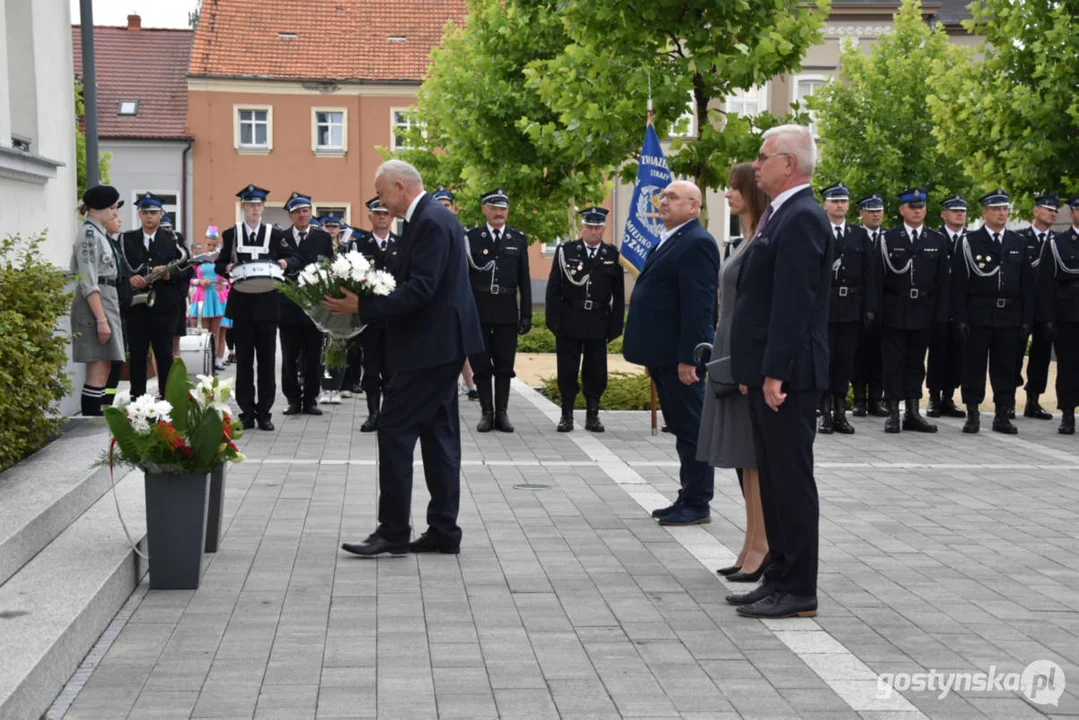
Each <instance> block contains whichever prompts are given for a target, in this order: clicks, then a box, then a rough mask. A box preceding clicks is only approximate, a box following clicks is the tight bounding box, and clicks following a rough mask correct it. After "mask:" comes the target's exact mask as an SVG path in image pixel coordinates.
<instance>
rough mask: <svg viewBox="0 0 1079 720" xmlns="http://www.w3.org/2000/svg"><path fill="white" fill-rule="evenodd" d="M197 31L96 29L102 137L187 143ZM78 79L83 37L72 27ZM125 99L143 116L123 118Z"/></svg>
mask: <svg viewBox="0 0 1079 720" xmlns="http://www.w3.org/2000/svg"><path fill="white" fill-rule="evenodd" d="M193 36H194V31H192V30H166V29H152V28H142V29H140V30H128V29H127V28H126V27H95V28H94V55H95V57H96V62H95V71H96V73H97V107H98V118H97V124H98V135H99V136H100V137H103V138H186V137H188V132H187V77H186V72H185V71H186V69H187V62H188V58H189V56H190V54H191V40H192V37H193ZM71 41H72V44H73V45H74V47H75V77H76V78H78V79H81V78H82V37H81V35H80V29H79V26H78V25H75V26H73V27H72V28H71ZM121 100H138V101H139V105H138V113H137V114H136V115H135V116H133V117H129V116H121V115H117V110H118V109H119V107H120V101H121Z"/></svg>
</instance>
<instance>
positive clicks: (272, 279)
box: [229, 260, 285, 293]
mask: <svg viewBox="0 0 1079 720" xmlns="http://www.w3.org/2000/svg"><path fill="white" fill-rule="evenodd" d="M229 276H230V278H231V280H232V291H233V292H242V293H268V292H273V291H274V290H275V289H276V288H277V283H279V282H284V281H285V271H284V270H282V269H281V266H280V265H278V264H277V262H276V261H274V260H255V261H253V262H245V263H241V264H239V265H233V267H232V270H231V271H230V272H229Z"/></svg>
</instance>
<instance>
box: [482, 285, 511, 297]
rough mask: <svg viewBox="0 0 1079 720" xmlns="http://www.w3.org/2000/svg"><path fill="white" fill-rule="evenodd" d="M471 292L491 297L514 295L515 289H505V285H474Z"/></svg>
mask: <svg viewBox="0 0 1079 720" xmlns="http://www.w3.org/2000/svg"><path fill="white" fill-rule="evenodd" d="M472 290H473V292H478V293H484V294H491V295H516V294H517V287H516V286H514V287H506V286H505V285H474V286H473V287H472Z"/></svg>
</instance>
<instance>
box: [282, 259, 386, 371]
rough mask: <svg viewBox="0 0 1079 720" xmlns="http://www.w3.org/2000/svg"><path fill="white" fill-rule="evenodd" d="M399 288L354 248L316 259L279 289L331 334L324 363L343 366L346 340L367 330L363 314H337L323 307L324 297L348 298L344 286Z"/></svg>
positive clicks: (378, 290)
mask: <svg viewBox="0 0 1079 720" xmlns="http://www.w3.org/2000/svg"><path fill="white" fill-rule="evenodd" d="M396 287H397V281H396V280H395V279H394V277H393V275H391V274H390V273H388V272H386V271H385V270H376V269H375V268H373V267H372V266H371V263H370V262H368V260H367V258H365V257H364V256H363V253H361V252H359V251H357V250H350V251H349V252H347V253H344V254H341V255H337V256H336V257H334V258H333V259H329V258H327V259H323V260H320V261H318V262H313V263H310V264H309V265H307V266H306V267H304V268H303V269H302V270H300V272H299V274H298V275H297V276H296V279H295V280H289V281H287V282H284V283H280V284H279V285H278V286H277V291H278V292H279V293H281V294H282V295H284V296H285V297H287V298H288V299H289V300H291V301H292V302H294V303H296V304H297V305H299V306H300V308H301V309H302V310H303V311H304V312H305V313H307V316H308V317H310V318H311V321H312V322H314V323H315V325H316V326H317V327H318V329H319V330H321V331H322V332H324V333H326V334H327V335H329V340H328V341H327V343H326V345H325V348H324V349H323V356H322V364H323V365H325V366H326V367H327V368H343V367H344V366H345V364H346V361H347V355H348V348H347V346H346V344H345V341H346V340H348V339H349V338H352V337H355V336H356V335H359V334H360V333H361V332H363V330H364V328H365V327H366V325H365V324H364V323H362V322H361V321H360V317H359V315H334V314H332V313H331V312H330V311H329V310H327V309H326V308H325V307H323V306H322V298H324V297H326V296H329V297H337V298H340V297H344V295H343V294H342V293H341V292H340V288H345V289H347V290H348V291H349V292H353V293H355V294H357V295H389V294H390V293H391V292H393V291H394V288H396Z"/></svg>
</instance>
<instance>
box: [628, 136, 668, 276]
mask: <svg viewBox="0 0 1079 720" xmlns="http://www.w3.org/2000/svg"><path fill="white" fill-rule="evenodd" d="M671 180H672V177H671V171H670V169H669V168H668V167H667V158H665V157H664V156H663V148H661V147H660V145H659V136H657V135H656V129H655V128H654V127H653V126H652V123H651V122H649V123H648V125H647V126H645V130H644V144H643V145H642V146H641V158H640V162H639V164H638V165H637V180H636V181H635V182H634V183H633V200H632V201H630V204H629V216H628V217H627V218H626V229H625V230H624V231H623V232H622V247H621V251H622V264H623V265H625V267H626V269H627V270H629V271H630V273H632V274H633V275H634V276H636V275H637V273H639V272H640V271H641V268H643V267H644V261H645V259H646V258H647V257H648V253H650V252H652V248H654V247H655V246H656V243H657V242H659V234H660V232H662V230H663V223H662V222H660V220H659V194H660V192H662V190H663V188H665V187H667V185H669V184H670V182H671Z"/></svg>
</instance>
